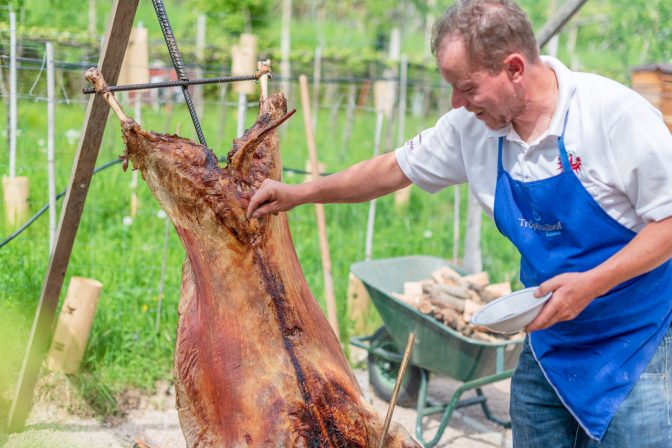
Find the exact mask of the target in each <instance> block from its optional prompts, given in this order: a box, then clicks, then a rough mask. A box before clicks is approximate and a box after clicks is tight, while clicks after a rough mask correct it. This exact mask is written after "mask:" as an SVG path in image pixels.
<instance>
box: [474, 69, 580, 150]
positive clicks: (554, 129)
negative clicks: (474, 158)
mask: <svg viewBox="0 0 672 448" xmlns="http://www.w3.org/2000/svg"><path fill="white" fill-rule="evenodd" d="M541 61H542V62H543V63H544V64H546V65H547V66H548V67H550V69H551V70H553V71H554V72H555V76H556V78H557V80H558V104H557V106H556V107H555V112H553V118H552V119H551V124H550V126H549V128H548V132H547V133H546V134H545V135H547V136H548V135H555V136H556V137H560V136H561V135H562V129H563V127H564V124H565V115H566V114H567V111H568V110H569V102H570V100H571V98H572V96H573V95H574V91H575V90H576V84H575V82H574V78H573V76H572V71H571V70H569V69H568V68H567V67H566V66H565V64H563V63H562V62H560V60H558V59H556V58H554V57H551V56H541ZM486 132H487V136H488V137H496V138H499V137H505V138H506V139H507V140H518V137H517V135H516V132H515V131H514V130H513V128H512V127H511V125H510V124H507V125H506V126H504V127H503V128H500V129H490V128H488V127H486Z"/></svg>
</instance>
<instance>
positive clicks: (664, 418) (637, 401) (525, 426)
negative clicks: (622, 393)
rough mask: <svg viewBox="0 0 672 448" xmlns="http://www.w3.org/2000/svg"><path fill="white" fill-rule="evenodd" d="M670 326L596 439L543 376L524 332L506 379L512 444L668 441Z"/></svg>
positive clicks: (558, 447)
mask: <svg viewBox="0 0 672 448" xmlns="http://www.w3.org/2000/svg"><path fill="white" fill-rule="evenodd" d="M670 375H672V330H668V331H667V334H666V335H665V338H664V339H663V342H662V343H661V344H660V346H659V347H658V350H657V351H656V353H655V354H654V356H653V359H652V360H651V362H650V363H649V365H648V366H647V368H646V370H645V371H644V373H643V374H642V376H641V377H640V379H639V381H638V382H637V384H635V387H634V388H633V390H632V391H631V392H630V394H629V395H628V396H627V398H626V399H625V401H624V402H623V404H622V405H621V407H620V408H619V409H618V411H617V412H616V415H615V416H614V418H613V420H612V421H611V423H610V425H609V428H608V429H607V432H606V434H605V435H604V438H603V439H602V442H599V443H598V442H597V441H595V440H593V439H591V438H590V437H589V436H588V435H587V434H586V433H585V432H584V431H583V429H582V428H581V426H580V425H579V424H578V423H577V422H576V420H575V419H574V417H573V416H572V414H570V413H569V411H567V409H566V408H565V407H564V406H563V404H562V403H561V402H560V400H559V399H558V396H557V395H556V393H555V391H554V390H553V388H552V387H551V385H550V384H549V383H548V381H546V378H545V377H544V374H543V372H542V371H541V368H540V367H539V364H538V363H537V361H536V360H535V359H534V355H532V350H531V349H530V346H529V344H528V340H527V338H525V343H524V348H523V351H522V353H521V354H520V359H519V361H518V367H517V368H516V371H515V372H514V374H513V378H512V379H511V403H510V408H509V412H510V413H511V425H512V430H513V446H514V448H547V447H548V448H596V447H599V448H648V447H651V448H665V447H672V379H671V378H670Z"/></svg>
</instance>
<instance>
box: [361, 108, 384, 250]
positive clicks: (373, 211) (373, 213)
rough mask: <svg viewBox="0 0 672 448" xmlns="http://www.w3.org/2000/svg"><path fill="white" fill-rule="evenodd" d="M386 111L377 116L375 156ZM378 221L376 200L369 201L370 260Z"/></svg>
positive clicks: (367, 244) (367, 242)
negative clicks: (375, 226)
mask: <svg viewBox="0 0 672 448" xmlns="http://www.w3.org/2000/svg"><path fill="white" fill-rule="evenodd" d="M383 119H384V111H383V110H379V111H378V115H377V117H376V135H375V139H374V143H373V157H376V156H377V155H378V154H379V153H380V139H381V137H382V133H383ZM375 221H376V200H375V199H372V200H371V201H370V202H369V216H368V218H367V220H366V246H365V248H364V259H365V260H370V259H371V255H372V254H373V232H374V224H375Z"/></svg>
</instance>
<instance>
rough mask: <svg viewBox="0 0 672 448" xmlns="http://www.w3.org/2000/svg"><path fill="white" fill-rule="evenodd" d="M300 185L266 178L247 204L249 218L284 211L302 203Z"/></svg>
mask: <svg viewBox="0 0 672 448" xmlns="http://www.w3.org/2000/svg"><path fill="white" fill-rule="evenodd" d="M299 187H300V186H299V185H288V184H283V183H282V182H278V181H276V180H272V179H266V180H264V182H263V183H262V184H261V187H259V189H258V190H257V191H256V192H255V193H254V195H253V196H252V197H251V198H250V203H249V204H248V206H247V217H248V218H261V217H262V216H266V215H268V214H270V213H273V214H277V213H278V212H284V211H287V210H289V209H292V208H294V207H296V206H297V205H299V204H301V203H302V202H301V201H300V194H299V192H298V191H297V190H298V189H299Z"/></svg>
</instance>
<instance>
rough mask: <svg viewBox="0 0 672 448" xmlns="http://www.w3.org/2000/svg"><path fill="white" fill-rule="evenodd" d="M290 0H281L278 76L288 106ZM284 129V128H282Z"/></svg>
mask: <svg viewBox="0 0 672 448" xmlns="http://www.w3.org/2000/svg"><path fill="white" fill-rule="evenodd" d="M291 21H292V0H282V32H281V37H280V76H281V77H282V86H281V88H282V91H283V92H284V93H285V97H286V98H287V102H288V106H289V104H290V102H291V101H292V99H291V92H290V87H291V84H290V82H289V81H290V80H289V77H290V65H289V52H290V46H291V28H290V27H291ZM282 129H284V127H283V128H282Z"/></svg>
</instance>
